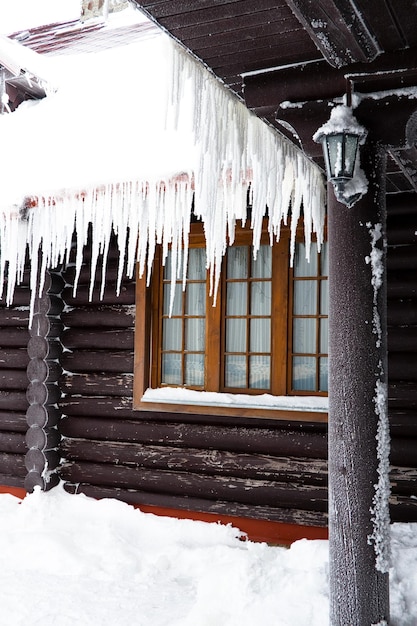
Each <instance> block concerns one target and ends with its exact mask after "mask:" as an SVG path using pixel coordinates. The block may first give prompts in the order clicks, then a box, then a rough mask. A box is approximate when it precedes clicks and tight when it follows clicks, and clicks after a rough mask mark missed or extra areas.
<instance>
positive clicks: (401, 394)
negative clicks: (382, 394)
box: [388, 382, 417, 409]
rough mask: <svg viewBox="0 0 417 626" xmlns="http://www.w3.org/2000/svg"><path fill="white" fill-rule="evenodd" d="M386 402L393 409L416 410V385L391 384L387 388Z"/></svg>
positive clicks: (410, 383) (406, 383)
mask: <svg viewBox="0 0 417 626" xmlns="http://www.w3.org/2000/svg"><path fill="white" fill-rule="evenodd" d="M388 402H389V406H390V407H391V408H394V409H400V408H402V409H411V408H414V409H415V408H417V383H415V382H400V383H394V382H393V383H391V384H390V385H389V387H388Z"/></svg>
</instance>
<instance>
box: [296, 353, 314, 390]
mask: <svg viewBox="0 0 417 626" xmlns="http://www.w3.org/2000/svg"><path fill="white" fill-rule="evenodd" d="M292 365H293V366H292V386H293V389H295V390H297V389H298V390H300V391H315V389H316V359H315V358H314V357H309V356H295V357H294V358H293V361H292Z"/></svg>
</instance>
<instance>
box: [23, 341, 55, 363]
mask: <svg viewBox="0 0 417 626" xmlns="http://www.w3.org/2000/svg"><path fill="white" fill-rule="evenodd" d="M27 353H28V355H29V357H30V358H31V359H34V358H39V359H48V360H54V359H58V358H59V357H60V355H61V353H62V345H61V343H60V342H59V341H54V340H52V339H49V338H47V337H40V336H35V337H31V338H30V340H29V343H28V346H27Z"/></svg>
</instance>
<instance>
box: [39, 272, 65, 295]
mask: <svg viewBox="0 0 417 626" xmlns="http://www.w3.org/2000/svg"><path fill="white" fill-rule="evenodd" d="M64 287H65V280H64V279H63V277H62V275H61V273H60V272H53V271H47V272H46V273H45V276H44V288H43V293H42V296H43V295H46V294H47V295H52V294H54V295H59V294H60V293H61V291H62V290H63V289H64Z"/></svg>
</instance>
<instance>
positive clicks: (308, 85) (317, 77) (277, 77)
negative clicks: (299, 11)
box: [243, 48, 417, 112]
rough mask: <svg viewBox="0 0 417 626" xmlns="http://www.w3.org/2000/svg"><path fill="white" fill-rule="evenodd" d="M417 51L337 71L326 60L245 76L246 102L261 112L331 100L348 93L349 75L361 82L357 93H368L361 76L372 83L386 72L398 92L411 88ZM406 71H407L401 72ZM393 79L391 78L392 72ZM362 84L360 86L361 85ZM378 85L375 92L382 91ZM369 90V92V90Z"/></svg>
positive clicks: (388, 83) (386, 79)
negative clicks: (263, 108) (263, 109)
mask: <svg viewBox="0 0 417 626" xmlns="http://www.w3.org/2000/svg"><path fill="white" fill-rule="evenodd" d="M416 58H417V49H416V48H409V49H407V50H400V51H398V52H395V53H386V54H383V55H381V56H380V57H378V58H377V59H376V60H375V61H373V62H372V63H355V64H352V65H350V66H349V67H347V68H344V69H343V70H341V69H336V68H334V67H330V66H329V65H328V64H327V63H326V62H325V61H313V62H311V63H303V64H298V65H294V66H288V67H283V68H281V69H275V70H272V71H270V72H262V73H259V74H252V75H251V74H248V75H245V76H243V83H244V94H245V102H246V105H247V106H248V108H250V109H251V110H253V111H254V112H257V109H259V108H262V107H271V106H275V107H276V109H278V107H279V106H280V104H281V103H282V102H286V101H290V102H302V101H305V100H331V99H334V98H340V97H341V96H343V95H344V94H345V93H346V89H347V82H346V76H352V77H354V78H353V82H354V83H355V88H356V83H357V90H358V91H360V92H361V93H365V92H366V91H367V88H366V83H364V82H361V81H360V75H361V74H363V75H366V76H367V78H368V81H370V80H371V75H372V74H375V75H377V74H379V75H381V74H382V73H385V74H386V76H384V77H382V76H380V77H381V79H382V78H384V89H385V90H387V89H389V88H391V89H398V88H400V87H404V86H411V84H410V83H408V82H404V81H407V80H408V78H407V77H408V76H409V70H410V72H411V73H412V72H413V71H415V66H416ZM401 70H405V71H401ZM390 72H391V73H392V74H391V77H390V78H389V77H388V74H389V73H390ZM359 82H360V85H359ZM380 88H381V85H380V84H378V85H377V83H376V82H375V83H374V85H373V87H372V91H376V90H380ZM368 91H369V90H368Z"/></svg>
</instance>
